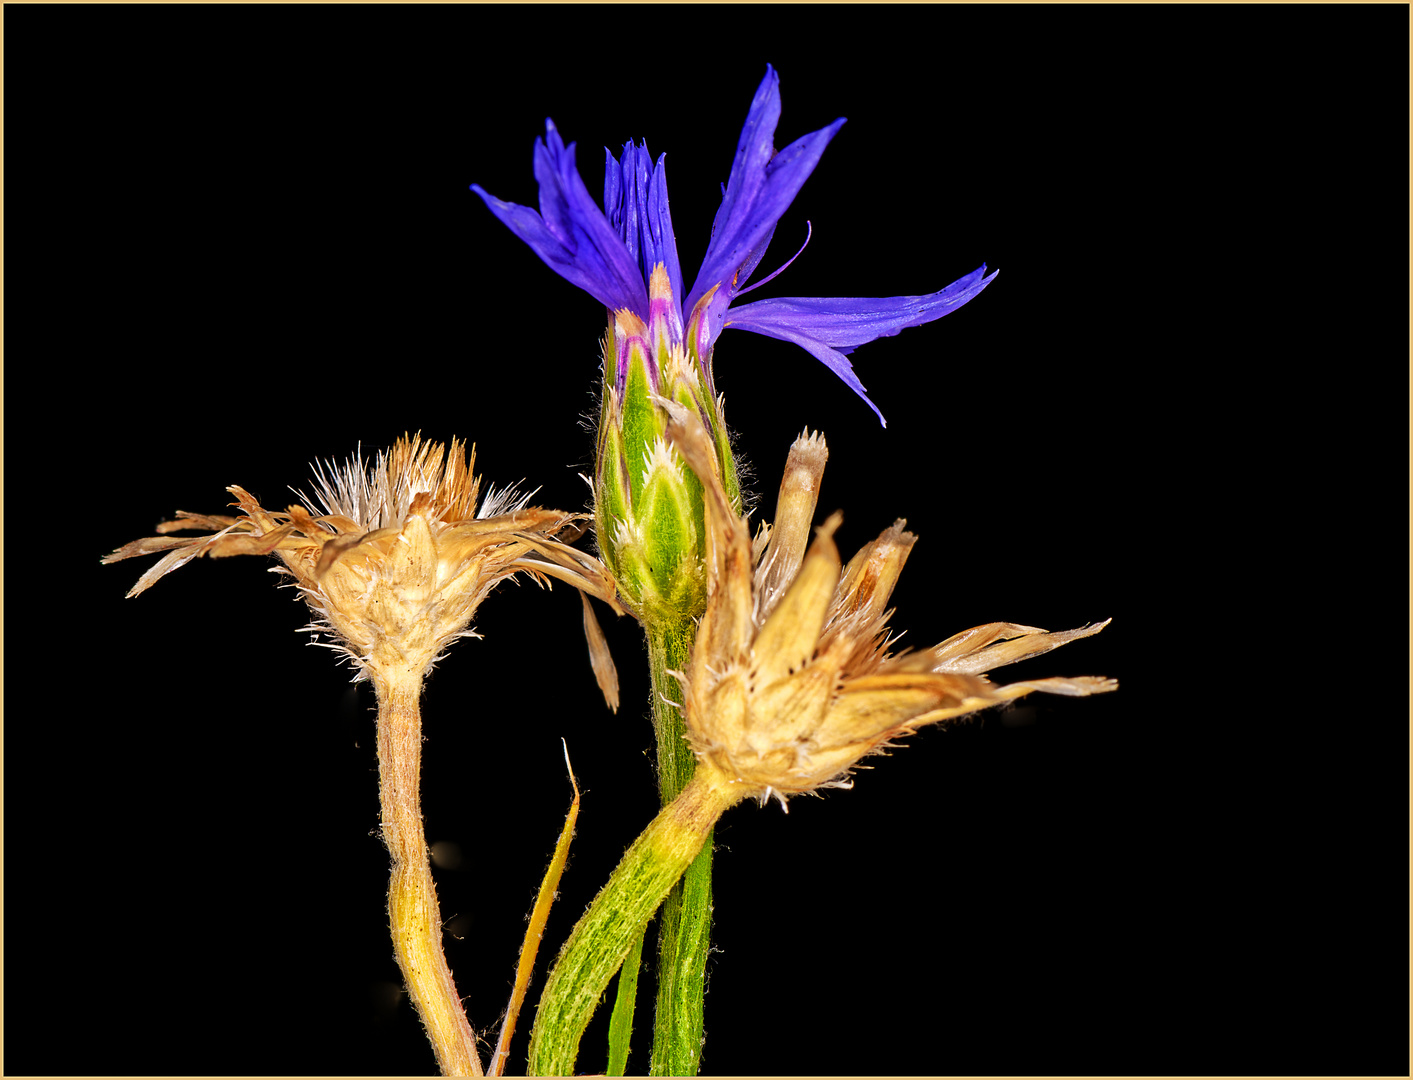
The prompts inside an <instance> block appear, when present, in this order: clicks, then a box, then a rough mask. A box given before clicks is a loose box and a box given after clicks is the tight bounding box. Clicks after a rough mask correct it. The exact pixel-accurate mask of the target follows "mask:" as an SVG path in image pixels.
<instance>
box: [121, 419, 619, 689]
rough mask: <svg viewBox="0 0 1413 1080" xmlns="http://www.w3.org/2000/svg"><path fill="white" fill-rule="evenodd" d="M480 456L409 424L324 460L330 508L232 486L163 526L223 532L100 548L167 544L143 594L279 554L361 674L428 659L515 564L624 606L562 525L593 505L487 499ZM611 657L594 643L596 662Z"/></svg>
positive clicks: (575, 529)
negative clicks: (281, 502)
mask: <svg viewBox="0 0 1413 1080" xmlns="http://www.w3.org/2000/svg"><path fill="white" fill-rule="evenodd" d="M474 466H475V452H474V450H472V451H471V452H470V453H469V454H468V453H467V450H466V446H465V444H464V443H462V442H459V441H457V440H453V441H452V443H451V446H450V450H449V452H448V451H447V450H445V449H444V448H443V447H442V446H441V445H440V444H436V443H424V442H422V440H421V437H420V436H414V437H412V438H410V439H409V438H403V439H400V440H398V442H397V443H396V444H395V445H394V447H393V448H392V450H391V451H390V452H389V453H388V454H380V455H379V456H378V460H377V462H376V463H375V464H374V465H373V466H372V467H371V468H370V469H367V470H365V469H364V466H363V462H362V460H361V458H355V459H354V460H353V461H350V462H349V463H348V464H347V465H346V466H345V467H343V468H341V469H331V470H329V471H328V472H326V471H325V469H324V468H322V467H316V487H317V491H318V501H319V502H320V503H322V504H323V505H322V508H321V509H318V508H316V507H315V506H314V503H313V501H312V500H310V499H308V498H305V504H304V505H298V504H295V505H292V506H289V507H287V508H286V509H285V510H283V511H269V510H266V509H265V508H264V507H263V506H261V505H260V503H259V502H258V501H257V500H256V499H255V498H254V497H253V496H252V495H251V494H250V493H249V492H248V491H246V490H245V489H244V488H241V487H236V486H232V487H230V488H227V490H228V491H230V492H231V493H232V494H233V495H234V496H235V497H236V505H237V506H239V507H240V510H241V516H238V517H227V516H220V515H202V514H188V513H179V514H178V518H177V520H175V521H170V522H164V523H162V524H161V525H159V526H158V532H159V533H169V532H172V531H175V530H179V529H187V528H195V527H200V528H207V529H216V530H217V531H216V532H215V533H214V535H211V536H200V537H170V536H165V535H164V536H156V537H150V538H147V539H143V540H135V541H133V542H132V543H130V544H127V545H126V546H124V547H122V548H119V549H118V550H117V551H115V552H114V553H113V554H112V555H109V556H108V557H107V558H105V559H104V560H103V562H105V563H111V562H117V561H119V560H121V559H127V558H131V557H133V556H136V555H146V554H152V553H156V552H159V551H162V552H166V554H165V555H164V557H163V558H162V560H161V561H160V562H158V563H157V564H156V565H155V566H153V567H152V568H151V569H149V570H148V571H147V573H145V574H143V575H142V577H141V578H139V579H138V581H137V584H136V585H134V586H133V588H132V589H131V590H130V591H129V593H128V595H129V596H136V595H137V594H138V593H141V592H142V591H144V590H145V589H147V588H149V587H150V586H151V585H152V584H153V583H154V582H156V580H157V579H158V578H160V577H162V576H163V575H165V574H168V573H170V572H171V571H173V570H175V569H177V568H178V567H179V566H182V565H184V564H185V563H187V562H189V561H190V560H191V559H193V558H198V557H200V556H210V557H212V558H221V557H225V556H230V555H258V554H274V555H277V556H278V557H279V558H280V559H281V561H282V562H283V563H284V566H283V569H284V571H285V572H286V573H288V574H290V575H292V576H293V577H294V579H295V583H296V585H297V586H298V588H299V590H300V591H301V593H302V594H303V596H304V599H305V600H306V601H307V602H308V604H309V606H310V608H311V609H312V610H313V612H314V613H315V617H316V618H315V622H314V624H313V626H312V627H311V629H314V630H322V631H327V632H329V633H330V634H331V635H332V636H334V637H335V638H336V639H337V641H338V642H339V645H338V647H339V648H341V649H343V650H344V651H345V652H346V653H347V654H348V655H349V656H350V657H351V658H352V659H353V660H354V661H355V663H356V664H357V665H358V677H359V678H363V677H366V676H367V675H369V674H371V673H372V671H374V670H376V669H385V668H389V667H398V668H400V669H403V670H410V671H413V672H417V673H421V672H423V671H425V670H426V669H427V668H429V667H430V666H431V665H432V664H433V663H434V662H435V660H436V658H437V657H438V655H439V654H440V653H441V652H442V650H444V649H445V648H446V646H447V645H448V644H450V643H451V642H452V641H454V640H455V639H456V638H458V637H462V636H464V635H466V634H468V633H470V630H469V627H470V623H471V619H472V617H473V616H474V615H475V612H476V609H477V607H478V606H479V605H480V603H481V601H482V600H483V599H485V597H486V595H487V594H488V593H489V592H490V591H491V589H492V588H494V587H495V585H496V584H497V583H498V582H500V581H502V580H504V579H505V578H507V577H510V576H512V575H514V574H517V573H522V572H523V573H527V574H529V575H530V576H531V577H532V578H534V579H536V580H537V581H539V582H541V583H542V584H545V583H547V582H548V580H549V579H550V578H556V577H557V578H560V579H562V580H564V581H567V582H569V583H570V584H572V585H574V586H575V587H576V588H578V589H580V590H582V591H583V592H585V593H587V594H589V595H593V596H597V597H598V598H599V599H601V600H603V601H605V602H606V603H608V604H610V605H611V606H612V607H613V608H614V609H615V610H616V611H619V612H621V611H622V608H621V607H619V605H618V604H617V602H616V600H615V599H614V597H615V588H614V583H613V579H612V577H611V576H610V575H609V574H608V572H607V571H606V570H605V569H604V568H603V567H602V566H601V565H600V564H599V563H598V561H597V560H595V559H593V558H592V557H590V556H588V555H586V554H584V553H583V552H580V551H576V550H575V549H574V548H571V547H569V546H568V545H567V544H565V543H562V542H560V540H558V539H557V537H560V536H563V537H565V538H567V539H571V540H572V539H574V538H575V537H577V536H578V535H579V534H580V533H581V532H582V531H583V529H582V525H581V524H580V523H581V522H582V521H583V520H584V519H585V515H583V514H569V513H565V512H564V511H560V510H546V509H541V508H539V507H533V506H526V505H525V502H526V499H525V498H521V497H517V496H515V495H514V493H513V492H501V493H491V494H490V495H488V496H487V498H486V499H485V500H484V502H483V503H482V504H481V507H480V510H479V512H478V511H477V497H478V494H479V487H480V482H479V479H478V478H477V477H476V476H475V473H474ZM604 662H605V660H604V657H603V656H596V657H595V665H596V673H597V672H598V671H599V669H601V667H602V665H603V664H604ZM608 663H610V664H611V661H608ZM615 678H616V676H615ZM607 679H608V676H607V675H601V676H600V684H601V685H605V683H606V681H607ZM607 693H608V689H607V686H606V685H605V694H606V695H607Z"/></svg>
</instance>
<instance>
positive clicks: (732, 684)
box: [668, 407, 1118, 806]
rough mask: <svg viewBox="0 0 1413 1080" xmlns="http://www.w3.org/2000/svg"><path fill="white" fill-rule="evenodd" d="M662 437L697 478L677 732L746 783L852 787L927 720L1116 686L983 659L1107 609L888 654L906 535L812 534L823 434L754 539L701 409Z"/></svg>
mask: <svg viewBox="0 0 1413 1080" xmlns="http://www.w3.org/2000/svg"><path fill="white" fill-rule="evenodd" d="M673 413H674V415H673V419H672V420H671V421H670V422H669V428H668V436H669V437H670V438H671V439H673V441H674V442H675V443H676V444H677V446H678V448H679V449H680V450H681V451H682V453H683V455H684V456H685V457H686V458H687V460H688V462H689V463H690V464H691V466H692V468H693V469H696V470H697V471H698V475H704V476H710V477H712V479H711V480H708V481H707V482H706V485H705V486H706V491H707V499H706V530H707V537H708V548H709V551H710V556H709V563H710V569H709V582H708V588H709V590H710V599H709V600H708V603H707V608H706V613H705V614H704V615H703V617H702V620H701V625H700V627H699V630H698V634H697V639H696V644H695V647H694V649H693V652H692V658H691V663H690V665H689V666H688V668H687V669H686V670H685V671H683V672H681V673H679V681H680V682H681V683H682V687H683V706H682V708H683V714H684V720H685V723H686V728H687V732H688V739H689V741H690V742H691V744H692V748H693V751H694V752H695V753H696V755H697V757H698V760H699V762H700V763H702V765H703V766H704V767H706V768H708V769H710V770H711V771H712V772H714V773H715V774H716V775H717V776H718V777H719V778H720V782H721V783H726V784H731V785H739V786H740V791H741V796H742V797H748V796H754V797H757V798H760V799H761V800H765V799H766V798H769V797H771V796H774V797H776V798H778V799H779V800H780V802H781V805H782V806H783V805H784V804H785V800H786V798H788V797H789V796H791V795H797V794H800V793H802V792H809V791H815V790H817V789H819V788H822V787H840V786H845V787H846V786H848V784H847V783H846V782H845V781H844V779H843V778H844V777H845V775H846V774H847V773H848V771H849V770H850V769H851V768H852V767H853V766H854V765H855V764H856V763H857V762H858V761H859V759H860V758H863V757H864V756H866V755H868V754H872V753H876V752H878V751H880V750H882V749H885V748H886V747H887V746H889V745H890V740H892V739H894V738H897V737H899V736H901V735H907V734H911V733H912V732H913V731H914V730H915V729H916V728H918V727H919V726H921V725H923V724H930V723H937V722H940V721H946V720H952V719H955V718H957V717H960V716H965V715H967V714H968V713H974V712H977V711H979V710H981V709H985V708H989V707H991V706H993V705H998V704H1000V703H1002V702H1005V701H1010V700H1013V699H1015V698H1018V697H1021V696H1023V695H1025V694H1029V693H1031V692H1033V691H1037V690H1038V691H1043V692H1046V693H1052V694H1065V695H1070V696H1087V695H1089V694H1099V693H1105V692H1108V691H1110V690H1115V689H1117V688H1118V683H1117V682H1116V681H1115V680H1112V679H1106V678H1102V677H1095V676H1084V677H1079V678H1051V679H1039V680H1027V681H1024V682H1016V683H1011V684H1008V685H1001V686H998V685H996V684H994V683H992V682H991V681H990V680H989V679H987V678H986V677H985V674H984V673H985V672H988V671H990V670H992V669H993V668H997V667H1001V666H1003V665H1005V664H1011V663H1015V662H1017V661H1019V660H1025V659H1028V658H1030V657H1033V656H1039V655H1040V654H1042V653H1046V652H1049V651H1050V650H1051V649H1055V648H1058V647H1059V646H1061V645H1065V644H1067V643H1069V642H1071V641H1075V640H1077V639H1079V638H1083V637H1088V636H1090V635H1091V634H1097V633H1098V632H1099V631H1100V630H1102V629H1103V628H1104V627H1105V626H1107V625H1108V621H1107V620H1106V621H1105V622H1102V623H1098V624H1096V625H1092V626H1086V627H1083V628H1081V629H1078V630H1069V631H1065V632H1062V633H1049V632H1047V631H1045V630H1042V629H1040V628H1038V627H1033V626H1022V625H1019V624H1016V623H1000V622H998V623H987V624H985V625H982V626H977V627H973V628H971V629H969V630H964V631H962V632H961V633H960V634H955V635H953V636H952V637H950V638H948V639H947V640H945V641H943V642H942V643H941V644H939V645H937V646H935V647H934V648H931V649H926V650H923V651H921V652H916V653H907V654H902V655H897V656H893V655H890V654H889V653H888V645H889V644H890V642H891V640H892V638H891V636H890V631H889V630H888V627H887V622H888V619H889V617H890V616H891V615H892V611H891V610H888V603H889V599H890V597H891V595H892V592H893V588H894V586H895V585H896V584H897V581H898V575H899V573H900V572H901V571H902V568H903V564H904V563H905V562H906V561H907V558H908V554H909V552H910V551H911V550H912V547H913V544H914V543H915V541H916V537H915V536H913V535H912V534H911V533H908V532H905V531H904V530H903V526H904V524H905V522H903V521H897V522H895V523H894V524H893V525H892V526H890V527H889V528H887V529H885V530H884V531H883V532H882V533H881V534H880V535H879V537H878V538H877V539H876V540H874V541H872V542H871V543H869V544H867V545H865V546H864V548H863V549H862V550H860V551H859V552H858V554H856V555H855V556H854V557H853V559H851V560H850V561H849V563H848V565H847V566H846V565H844V564H843V563H842V562H841V560H840V557H839V552H838V549H837V547H836V546H835V544H834V533H835V531H836V530H837V529H838V527H839V525H840V523H841V521H842V516H841V515H840V514H838V513H835V514H833V515H831V516H830V517H829V519H828V520H827V521H826V522H825V523H824V524H823V525H822V526H821V527H820V528H819V529H818V530H817V533H816V536H815V539H814V542H813V543H812V544H809V545H808V550H807V549H806V544H807V541H808V534H809V527H810V521H811V519H812V517H813V514H814V509H815V505H816V501H817V499H818V492H819V482H820V478H821V476H822V474H823V471H824V464H825V462H826V460H827V459H828V451H827V448H826V446H825V443H824V440H823V438H822V437H821V436H819V435H810V434H809V433H808V432H806V433H805V434H804V435H802V436H800V438H799V439H797V440H796V441H795V444H794V446H792V447H791V450H790V455H789V459H788V461H787V463H786V467H785V475H784V478H783V480H782V482H781V487H780V497H779V502H778V505H777V513H776V520H775V524H774V527H773V528H771V527H768V526H766V527H763V528H762V529H761V530H760V531H759V532H758V534H757V536H756V538H755V540H754V541H752V540H751V538H750V534H749V531H748V526H747V523H746V521H745V520H744V519H743V518H741V517H740V516H739V515H738V514H737V513H736V512H735V511H734V510H733V508H732V507H731V505H730V503H729V501H728V500H727V498H726V497H725V493H724V491H723V490H722V487H721V484H720V482H719V481H717V480H715V478H714V474H712V473H710V472H709V471H705V470H708V469H709V466H710V464H711V459H710V450H709V447H710V443H709V440H708V438H707V435H706V432H705V431H704V430H703V429H702V426H701V423H700V421H699V420H698V419H697V418H696V417H695V416H692V415H691V414H690V413H688V412H687V411H686V410H683V409H680V408H677V407H673Z"/></svg>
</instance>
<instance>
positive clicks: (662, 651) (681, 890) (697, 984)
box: [644, 619, 711, 1076]
mask: <svg viewBox="0 0 1413 1080" xmlns="http://www.w3.org/2000/svg"><path fill="white" fill-rule="evenodd" d="M644 625H645V629H646V630H647V637H648V666H649V670H650V671H651V673H652V688H653V727H654V729H655V730H656V733H657V766H658V790H659V793H660V794H661V796H662V804H663V805H664V806H666V805H668V804H669V803H670V802H672V800H673V799H675V798H677V796H678V794H679V793H680V792H681V791H682V790H683V789H684V788H685V787H686V786H687V784H688V783H689V782H690V781H691V779H692V775H693V773H694V772H695V770H696V759H695V758H694V757H693V756H692V751H691V747H689V746H688V745H687V739H686V731H687V729H686V725H685V724H684V723H683V720H682V711H681V709H679V708H676V707H675V706H674V705H673V704H671V703H672V702H679V703H680V702H681V700H682V688H681V685H680V684H679V683H678V681H677V680H676V679H675V678H674V677H673V676H672V675H670V674H668V672H670V671H685V670H687V665H688V663H689V662H690V659H691V655H692V644H693V642H694V641H695V639H696V629H697V628H696V623H695V622H694V621H693V620H691V619H682V620H680V621H669V620H665V619H647V620H644ZM710 934H711V836H710V834H708V836H707V838H706V842H705V843H704V844H703V845H702V849H701V852H700V853H699V854H698V855H697V857H696V858H695V859H693V860H692V864H691V865H690V866H689V867H688V868H687V871H686V873H685V874H683V876H682V880H681V881H679V882H678V883H677V884H676V885H675V886H674V887H673V889H672V891H671V892H670V893H669V894H668V896H667V900H666V902H665V903H664V904H663V906H662V918H661V920H660V921H659V924H658V938H657V941H658V957H657V1011H656V1014H655V1017H654V1021H653V1053H652V1063H651V1066H650V1069H651V1073H650V1075H652V1076H696V1075H697V1066H698V1063H699V1062H700V1060H701V1053H702V1039H703V1034H704V1033H703V1024H702V1010H703V1006H704V1004H705V1002H704V998H705V993H706V960H707V954H708V953H709V952H710V950H711V941H710Z"/></svg>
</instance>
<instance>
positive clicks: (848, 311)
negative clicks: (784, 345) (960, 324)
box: [725, 264, 1000, 421]
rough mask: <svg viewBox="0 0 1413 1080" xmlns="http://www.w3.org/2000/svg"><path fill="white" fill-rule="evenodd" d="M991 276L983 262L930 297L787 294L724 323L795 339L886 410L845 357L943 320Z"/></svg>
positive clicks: (733, 313) (745, 308) (744, 308)
mask: <svg viewBox="0 0 1413 1080" xmlns="http://www.w3.org/2000/svg"><path fill="white" fill-rule="evenodd" d="M998 273H1000V271H999V270H998V271H995V272H994V273H992V274H990V275H986V267H985V265H984V264H983V265H982V266H981V267H980V268H979V269H977V270H973V271H972V272H971V273H970V274H968V275H967V276H966V277H964V278H961V279H960V280H958V281H954V282H953V283H952V284H950V285H948V286H947V287H946V288H945V289H940V290H938V291H937V292H935V293H929V294H928V295H926V296H891V297H888V298H886V299H872V298H860V297H839V298H834V299H814V298H806V297H799V296H784V297H779V298H776V299H774V300H757V301H756V302H755V303H753V304H742V305H741V306H740V307H738V308H732V309H731V310H730V311H728V312H727V313H726V320H725V325H726V327H730V328H733V329H737V330H751V331H754V332H755V333H757V334H764V335H766V336H767V337H773V338H780V339H781V340H782V341H793V342H794V343H795V344H797V345H799V346H801V347H803V348H805V349H807V350H809V352H810V353H812V354H813V355H814V356H815V357H817V358H818V359H820V360H822V361H823V362H824V363H825V364H826V365H827V366H828V367H829V368H830V370H832V371H833V372H834V373H835V374H836V375H838V376H839V378H841V379H843V380H844V382H845V383H846V384H848V386H849V388H850V389H852V390H853V391H854V393H856V394H858V395H859V397H861V398H863V399H864V401H866V402H868V406H869V408H871V409H872V410H873V411H874V412H875V413H878V419H879V420H880V421H881V420H883V414H882V413H880V412H878V407H877V406H876V405H874V403H873V402H871V401H869V400H868V395H867V394H865V393H864V388H863V384H862V383H860V382H859V380H858V376H856V375H855V374H854V368H853V365H852V364H850V363H849V361H848V359H847V358H846V357H845V355H844V354H845V353H849V352H852V351H853V350H854V349H855V348H856V347H857V346H859V345H863V344H864V343H865V342H869V341H873V340H874V339H875V338H880V337H889V336H891V335H893V334H896V333H898V332H899V331H900V330H903V329H905V328H907V327H909V326H919V325H921V324H922V323H926V322H931V321H932V320H934V319H940V318H942V316H943V315H948V314H950V313H952V312H953V311H956V310H957V308H959V307H961V306H962V305H963V304H965V303H966V302H967V301H968V300H970V299H971V298H972V297H974V296H976V295H977V294H978V293H979V292H981V290H982V289H984V288H986V286H988V285H990V284H991V282H992V281H994V280H995V279H996V274H998Z"/></svg>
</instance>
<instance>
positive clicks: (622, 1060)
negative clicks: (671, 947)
mask: <svg viewBox="0 0 1413 1080" xmlns="http://www.w3.org/2000/svg"><path fill="white" fill-rule="evenodd" d="M642 961H643V938H642V937H641V936H640V937H639V938H638V941H637V944H635V945H634V946H633V948H632V949H631V950H629V952H628V958H627V959H626V960H624V961H623V967H622V968H620V969H619V972H618V997H617V998H616V999H615V1000H614V1003H613V1016H611V1017H610V1018H609V1021H608V1075H609V1076H622V1075H623V1074H624V1072H625V1071H626V1070H627V1068H628V1049H629V1044H631V1043H632V1041H633V1008H634V1005H635V1004H636V1002H637V998H638V968H639V967H640V966H641V965H642Z"/></svg>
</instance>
